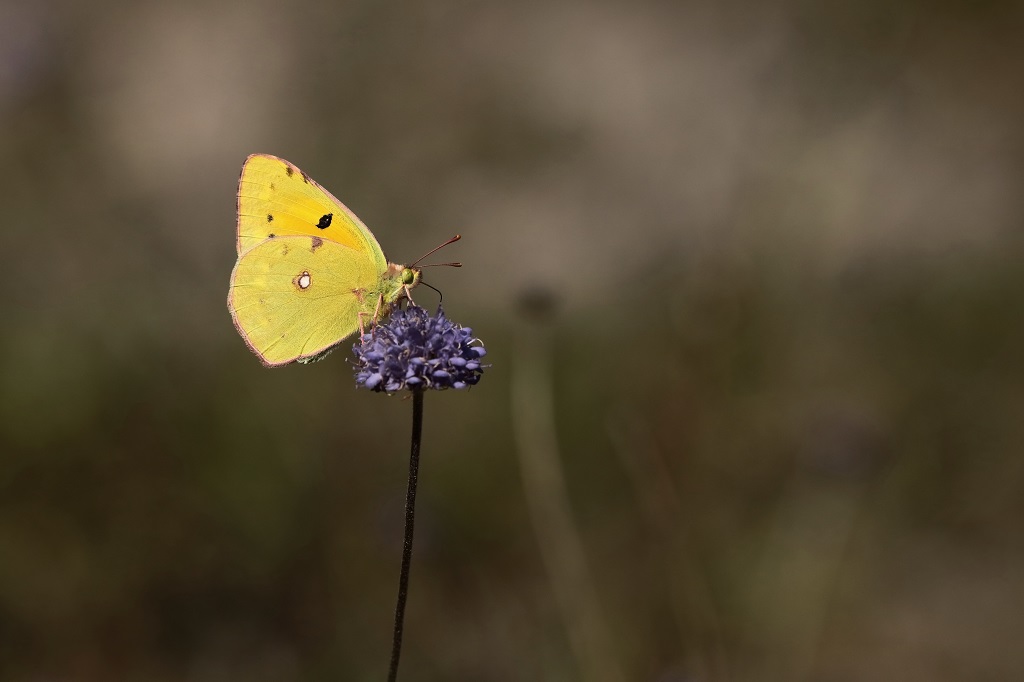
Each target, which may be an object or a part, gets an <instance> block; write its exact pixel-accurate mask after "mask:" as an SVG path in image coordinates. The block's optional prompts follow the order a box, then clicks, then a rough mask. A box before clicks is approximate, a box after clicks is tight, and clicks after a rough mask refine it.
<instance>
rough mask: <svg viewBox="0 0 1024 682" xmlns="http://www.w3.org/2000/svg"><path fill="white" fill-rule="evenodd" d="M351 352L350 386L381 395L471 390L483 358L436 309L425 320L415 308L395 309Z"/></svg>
mask: <svg viewBox="0 0 1024 682" xmlns="http://www.w3.org/2000/svg"><path fill="white" fill-rule="evenodd" d="M474 343H475V344H478V345H473V344H474ZM352 351H353V352H354V353H355V355H356V384H357V385H359V386H364V387H366V388H369V389H371V390H373V391H377V392H385V393H394V392H396V391H401V390H402V389H409V390H413V389H417V388H422V389H434V390H444V389H446V388H456V389H459V388H466V387H467V386H472V385H474V384H476V383H477V382H478V381H480V375H481V374H482V373H483V371H484V367H485V365H482V364H480V358H482V357H483V356H484V355H486V354H487V351H486V350H484V347H483V345H482V344H480V340H479V339H474V338H473V330H472V329H470V328H469V327H463V326H461V325H458V324H455V323H454V322H452V321H451V320H449V319H448V318H447V317H445V314H444V311H443V310H442V309H441V308H440V307H438V309H437V314H436V315H434V316H431V315H430V313H428V312H427V311H426V310H424V309H423V308H420V307H419V306H416V305H410V306H409V307H408V308H406V309H404V310H402V309H399V310H396V311H395V312H394V313H392V315H391V317H390V318H389V319H388V320H387V321H386V322H384V323H382V324H378V325H377V326H376V327H374V329H373V331H372V332H367V333H365V334H363V335H362V337H361V338H360V340H359V341H358V342H357V343H356V344H355V345H353V346H352Z"/></svg>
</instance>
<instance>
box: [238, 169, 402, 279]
mask: <svg viewBox="0 0 1024 682" xmlns="http://www.w3.org/2000/svg"><path fill="white" fill-rule="evenodd" d="M291 235H307V236H314V235H315V236H317V237H320V238H321V239H324V240H329V241H333V242H337V243H338V244H343V245H344V246H348V247H350V248H352V249H355V250H357V251H363V252H366V253H367V254H369V255H370V256H371V257H372V258H373V260H374V262H375V263H376V264H377V265H378V267H379V269H380V270H381V271H383V270H384V268H386V267H387V260H386V259H385V258H384V252H383V251H382V250H381V248H380V244H378V243H377V240H376V239H375V238H374V236H373V233H371V232H370V230H369V229H367V227H366V225H363V223H362V221H361V220H359V218H357V217H356V215H355V214H354V213H352V211H350V210H348V208H346V207H345V205H344V204H342V203H341V202H340V201H338V200H337V199H336V198H335V197H334V195H333V194H331V193H330V192H328V191H327V190H325V189H324V188H323V187H321V186H320V185H318V184H317V183H316V182H315V181H314V180H313V179H312V178H310V177H309V176H308V175H306V174H305V173H303V172H302V171H301V170H299V169H298V167H296V166H295V165H294V164H292V163H289V162H288V161H285V160H284V159H279V158H277V157H276V156H270V155H269V154H252V155H251V156H249V158H247V159H246V160H245V163H244V164H243V165H242V174H241V176H240V177H239V178H238V243H237V250H238V254H239V255H242V254H243V253H245V252H246V251H248V250H249V249H251V248H253V247H255V246H256V245H257V244H260V243H262V242H263V241H265V240H266V239H270V238H272V237H283V236H291Z"/></svg>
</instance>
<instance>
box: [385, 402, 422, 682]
mask: <svg viewBox="0 0 1024 682" xmlns="http://www.w3.org/2000/svg"><path fill="white" fill-rule="evenodd" d="M422 433H423V389H413V392H412V448H411V450H410V452H409V487H408V489H407V490H406V493H405V541H404V543H403V545H402V571H401V574H400V575H399V577H398V603H397V604H396V605H395V632H394V639H393V640H392V644H391V667H390V668H389V670H388V682H395V680H397V679H398V657H399V656H400V655H401V653H402V624H403V622H404V621H405V599H406V596H407V594H408V591H409V564H410V563H411V562H412V531H413V525H414V521H415V517H416V483H417V481H418V479H419V469H420V436H421V434H422Z"/></svg>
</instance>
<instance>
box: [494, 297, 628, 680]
mask: <svg viewBox="0 0 1024 682" xmlns="http://www.w3.org/2000/svg"><path fill="white" fill-rule="evenodd" d="M526 306H527V312H534V313H540V314H541V315H539V317H546V316H547V315H546V313H547V312H548V310H549V309H550V300H549V299H548V298H547V297H546V296H543V295H542V296H540V297H539V300H527V301H526ZM531 308H532V310H531ZM514 352H515V358H514V363H513V368H512V379H511V383H512V386H511V388H512V426H513V430H514V433H515V438H516V446H517V450H518V456H519V466H520V470H521V478H522V481H523V492H524V496H525V498H526V503H527V507H528V508H529V513H530V521H531V523H532V524H533V532H534V535H535V536H536V538H537V544H538V546H539V549H540V554H541V559H542V561H543V562H544V567H545V569H546V571H547V574H548V579H549V580H550V581H551V589H552V592H553V593H554V597H555V602H556V604H557V606H558V609H559V611H560V612H561V617H562V621H563V623H564V624H565V628H566V630H567V632H568V636H569V644H570V646H571V647H572V652H573V654H574V656H575V657H576V662H577V666H578V668H579V672H580V678H581V679H584V680H590V681H593V682H622V681H623V680H625V676H624V675H623V672H622V666H621V664H620V662H619V660H618V658H617V657H616V653H615V652H616V649H615V647H614V646H613V642H612V638H611V636H610V633H609V631H608V627H607V624H606V622H605V618H604V615H603V613H602V610H601V606H600V604H599V603H598V599H597V590H595V588H594V583H593V579H592V578H591V573H590V569H589V567H588V565H587V559H586V553H585V551H584V547H583V541H582V539H581V538H580V534H579V531H578V529H577V528H576V524H575V522H574V521H573V518H572V509H571V506H570V504H569V498H568V494H567V491H566V487H565V476H564V474H563V471H562V462H561V457H560V454H559V450H558V438H557V433H556V430H555V406H554V400H553V388H552V384H553V379H552V371H551V362H550V355H551V343H550V339H549V333H548V328H547V326H545V325H544V324H543V322H541V323H540V324H522V325H519V329H518V334H517V338H516V340H515V351H514Z"/></svg>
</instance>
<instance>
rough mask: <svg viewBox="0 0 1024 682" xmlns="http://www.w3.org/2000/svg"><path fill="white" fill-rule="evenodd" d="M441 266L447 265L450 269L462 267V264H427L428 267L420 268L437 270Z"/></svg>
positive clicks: (422, 266)
mask: <svg viewBox="0 0 1024 682" xmlns="http://www.w3.org/2000/svg"><path fill="white" fill-rule="evenodd" d="M439 265H447V266H448V267H450V268H461V267H462V263H427V264H426V265H421V266H420V268H436V267H437V266H439Z"/></svg>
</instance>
